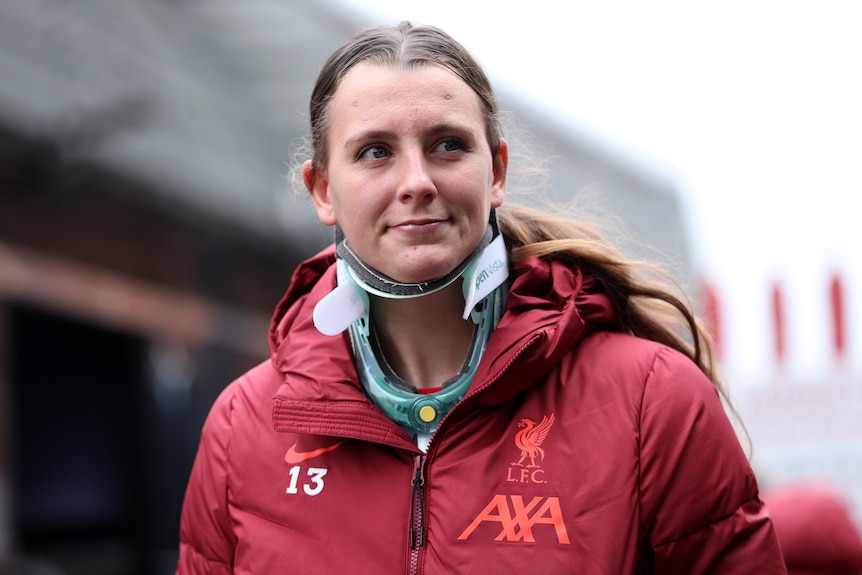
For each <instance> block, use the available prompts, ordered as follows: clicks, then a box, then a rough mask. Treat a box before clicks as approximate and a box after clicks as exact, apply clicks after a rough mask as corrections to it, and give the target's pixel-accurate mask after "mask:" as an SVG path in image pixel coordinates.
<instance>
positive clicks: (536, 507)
mask: <svg viewBox="0 0 862 575" xmlns="http://www.w3.org/2000/svg"><path fill="white" fill-rule="evenodd" d="M482 523H498V524H499V525H500V528H501V529H500V532H499V533H498V534H497V536H496V537H495V538H494V541H509V542H524V543H535V542H536V537H535V535H534V533H533V528H534V527H535V526H536V525H550V526H552V527H553V528H554V532H555V533H556V535H557V542H558V543H560V545H569V544H570V543H571V541H569V533H568V531H566V524H565V522H564V521H563V512H562V510H561V509H560V498H559V497H538V496H537V497H533V498H532V499H531V500H530V501H529V503H524V498H523V497H522V496H521V495H495V496H494V497H493V498H492V499H491V502H490V503H488V505H486V506H485V509H483V510H482V511H481V512H480V513H479V515H477V516H476V519H474V520H473V523H471V524H470V526H469V527H467V529H465V530H464V532H463V533H461V535H459V536H458V541H466V540H467V539H468V538H469V537H470V535H472V534H473V531H475V530H476V528H477V527H479V526H480V525H481V524H482Z"/></svg>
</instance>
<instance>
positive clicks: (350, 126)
mask: <svg viewBox="0 0 862 575" xmlns="http://www.w3.org/2000/svg"><path fill="white" fill-rule="evenodd" d="M328 116H329V117H328V120H329V128H328V132H327V134H326V138H327V146H328V150H329V158H328V161H327V164H326V166H324V168H323V170H320V171H318V172H317V173H313V172H312V170H313V167H312V164H311V162H306V164H305V166H304V177H305V182H306V185H307V186H308V187H309V191H310V192H311V195H312V198H313V200H314V205H315V208H316V210H317V215H318V217H319V218H320V221H321V222H323V223H324V224H326V225H335V224H336V223H337V224H339V225H340V226H341V229H342V230H343V232H344V235H345V237H346V238H347V243H348V244H349V245H350V247H351V248H352V249H353V251H354V252H355V253H356V254H357V255H358V256H359V257H360V258H361V259H362V260H363V261H364V262H365V263H366V264H367V265H369V266H371V267H372V268H374V269H376V270H377V271H379V272H382V273H383V274H385V275H387V276H389V277H391V278H393V279H395V280H397V281H400V282H404V283H419V282H424V281H429V280H432V279H436V278H439V277H442V276H444V275H446V274H447V273H449V272H450V271H452V270H453V269H454V268H455V267H456V266H457V265H458V264H459V263H461V262H462V261H463V260H464V259H465V258H466V257H467V256H469V255H470V253H471V252H472V251H473V250H475V249H476V246H477V245H478V244H479V241H480V240H481V238H482V235H483V233H484V232H485V227H486V225H487V223H488V215H489V212H490V210H491V208H492V207H498V206H499V205H500V204H501V203H502V202H503V195H504V192H505V182H506V166H507V162H508V151H507V148H506V144H505V142H503V143H502V144H501V147H500V150H499V151H498V152H497V153H496V154H495V155H493V156H492V154H491V149H490V147H489V144H488V140H487V137H486V131H485V120H484V115H483V113H482V106H481V103H480V100H479V97H478V95H476V93H475V92H473V90H472V89H471V88H470V87H469V86H468V85H467V84H466V83H465V82H464V81H463V80H461V79H460V78H459V77H458V76H456V75H455V74H454V73H452V72H450V71H449V70H447V69H445V68H443V67H440V66H435V65H429V66H423V67H419V68H416V69H413V70H399V69H396V68H390V67H385V66H377V65H372V64H367V63H362V64H358V65H356V66H355V67H353V68H352V69H351V70H350V71H349V72H347V74H346V75H345V76H344V77H343V78H342V80H341V83H340V85H339V86H338V88H337V90H336V92H335V95H334V97H333V99H332V101H331V102H330V104H329V110H328Z"/></svg>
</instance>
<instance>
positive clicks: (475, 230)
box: [177, 23, 785, 574]
mask: <svg viewBox="0 0 862 575" xmlns="http://www.w3.org/2000/svg"><path fill="white" fill-rule="evenodd" d="M311 144H312V148H313V157H312V158H311V159H310V160H308V161H306V162H305V164H304V165H303V168H302V173H303V179H304V182H305V185H306V187H307V189H308V190H309V192H310V194H311V198H312V200H313V203H314V207H315V209H316V212H317V215H318V217H319V218H320V220H321V221H322V222H323V223H324V224H327V225H330V226H334V227H335V230H336V245H335V246H333V247H332V248H330V249H328V250H325V251H324V252H322V253H321V254H318V255H317V256H315V257H313V258H311V259H310V260H308V261H306V262H305V263H303V264H302V265H301V266H300V267H299V269H297V270H296V272H295V274H294V277H293V280H292V282H291V285H290V288H289V289H288V292H287V294H286V295H285V298H284V299H283V301H282V302H281V304H280V305H279V307H278V309H277V310H276V313H275V317H274V319H273V323H272V327H271V331H270V345H271V352H272V358H271V361H267V362H265V363H263V364H261V365H259V366H257V367H256V368H254V369H252V370H251V371H250V372H249V373H248V374H246V375H245V376H243V377H242V378H240V379H239V380H238V381H236V382H234V383H233V384H231V385H230V386H229V387H228V388H227V389H225V391H224V392H223V393H222V395H221V396H220V398H219V399H218V400H217V402H216V404H215V405H214V407H213V409H212V412H211V414H210V416H209V418H208V419H207V422H206V424H205V426H204V429H203V434H202V438H201V444H200V448H199V452H198V456H197V459H196V462H195V465H194V468H193V471H192V474H191V478H190V481H189V486H188V490H187V494H186V500H185V503H184V509H183V516H182V525H181V547H180V562H179V567H178V571H177V572H178V573H276V572H279V573H285V572H287V573H374V574H380V573H486V572H488V573H490V572H493V573H543V574H548V573H613V574H620V573H673V574H678V573H688V574H693V573H758V574H764V573H770V574H771V573H784V572H785V571H784V566H783V562H782V559H781V555H780V550H779V548H778V545H777V541H776V538H775V534H774V531H773V529H772V525H771V523H770V520H769V518H768V515H767V513H766V510H765V508H764V506H763V504H762V503H761V501H760V500H759V498H758V491H757V485H756V481H755V477H754V474H753V473H752V471H751V468H750V467H749V465H748V463H747V461H746V459H745V456H744V454H743V452H742V450H741V448H740V446H739V443H738V441H737V439H736V436H735V434H734V431H733V430H732V428H731V426H730V424H729V422H728V419H727V417H726V416H725V414H724V411H723V409H722V405H721V402H720V400H719V395H718V393H717V385H715V384H714V383H713V381H712V367H711V363H710V359H709V352H708V342H707V340H706V338H705V336H704V334H703V333H702V332H701V331H700V328H699V327H698V325H697V323H696V321H695V319H694V317H693V316H692V314H691V313H690V312H689V311H688V309H687V308H686V307H685V306H684V305H683V304H682V303H681V302H680V300H679V299H677V298H676V297H674V296H673V295H672V294H671V292H669V291H666V290H664V289H662V288H657V287H654V286H652V285H649V284H647V283H645V282H644V281H643V280H641V279H639V275H638V270H637V268H636V266H635V265H634V264H631V263H629V262H627V261H626V260H625V259H623V258H622V256H620V255H619V254H618V253H617V252H616V251H615V250H614V249H613V248H612V247H611V246H609V245H608V244H607V243H606V242H604V241H603V240H602V238H601V237H600V236H597V235H595V234H592V233H590V232H589V231H588V230H587V229H586V228H584V227H583V226H580V225H578V224H576V223H573V222H569V221H567V220H563V219H559V218H553V217H550V216H548V215H546V214H543V213H540V212H536V211H532V210H527V209H523V208H516V207H510V208H504V207H503V205H502V204H503V198H504V194H505V190H506V169H507V164H508V147H507V143H506V141H505V140H504V139H503V137H502V134H501V128H500V125H499V120H498V110H497V106H496V102H495V99H494V95H493V92H492V90H491V86H490V84H489V82H488V80H487V78H486V77H485V75H484V73H483V72H482V70H481V68H480V67H479V66H478V65H477V63H476V62H475V61H474V60H473V59H472V58H471V56H470V55H469V54H468V53H467V52H466V51H465V50H464V49H463V48H462V47H461V46H460V45H459V44H458V43H456V42H455V41H454V40H452V39H451V38H450V37H449V36H447V35H446V34H444V33H443V32H441V31H440V30H438V29H435V28H432V27H413V26H411V25H410V24H407V23H405V24H401V25H400V26H397V27H380V28H375V29H372V30H369V31H366V32H363V33H361V34H359V35H357V36H356V37H355V38H353V39H352V40H351V41H350V42H349V43H348V44H346V45H345V46H344V47H342V48H341V49H340V50H338V51H337V52H336V53H334V54H333V55H332V56H331V58H330V59H329V60H328V61H327V63H326V64H325V66H324V68H323V70H322V72H321V74H320V76H319V78H318V82H317V84H316V86H315V89H314V92H313V93H312V98H311ZM671 320H673V321H675V322H676V324H680V325H682V326H683V327H684V328H685V329H686V330H687V331H686V333H679V332H678V330H677V329H676V328H675V324H674V323H672V322H671ZM687 341H692V342H693V345H692V346H691V347H690V346H689V345H688V344H687V343H686V342H687Z"/></svg>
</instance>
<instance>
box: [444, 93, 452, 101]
mask: <svg viewBox="0 0 862 575" xmlns="http://www.w3.org/2000/svg"><path fill="white" fill-rule="evenodd" d="M443 99H444V100H451V99H452V95H451V94H446V95H444V96H443Z"/></svg>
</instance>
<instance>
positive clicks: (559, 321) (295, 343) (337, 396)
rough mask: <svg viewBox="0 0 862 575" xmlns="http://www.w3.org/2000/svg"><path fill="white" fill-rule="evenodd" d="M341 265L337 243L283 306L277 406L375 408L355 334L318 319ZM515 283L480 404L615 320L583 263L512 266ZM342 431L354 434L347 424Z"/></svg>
mask: <svg viewBox="0 0 862 575" xmlns="http://www.w3.org/2000/svg"><path fill="white" fill-rule="evenodd" d="M334 263H335V249H334V246H330V247H329V248H327V249H325V250H323V251H322V252H320V253H318V254H317V255H315V256H314V257H312V258H310V259H308V260H306V261H305V262H303V263H302V264H300V265H299V267H298V268H297V270H296V271H295V273H294V275H293V278H292V280H291V284H290V287H289V288H288V290H287V293H286V294H285V296H284V298H283V299H282V301H281V302H280V303H279V305H278V307H277V308H276V311H275V315H274V317H273V320H272V323H271V326H270V333H269V343H270V350H271V353H272V362H273V365H274V367H275V368H276V370H277V371H278V372H279V373H281V374H282V381H283V385H282V391H281V392H280V393H279V396H277V397H276V404H277V406H276V409H278V405H282V406H284V405H286V404H287V403H291V404H292V405H294V406H298V405H300V404H303V402H305V403H304V409H313V408H314V406H318V407H319V406H322V405H324V404H327V405H328V408H333V407H334V404H335V402H346V403H342V404H339V405H341V406H350V409H371V410H376V407H374V406H373V405H372V404H371V403H370V402H369V401H368V400H367V399H366V398H365V395H364V392H363V391H362V389H361V385H360V384H359V380H358V376H357V374H356V370H355V367H354V365H353V359H352V354H351V352H350V340H349V335H348V333H347V332H346V331H345V332H344V333H342V334H340V335H337V336H326V335H323V334H321V333H319V332H318V331H317V329H316V328H315V327H314V324H313V321H312V312H313V309H314V306H315V305H316V304H317V302H319V301H320V300H321V299H322V298H323V297H325V296H326V295H327V294H328V293H330V292H331V291H332V290H333V289H334V288H335V286H336V273H335V266H334ZM510 281H511V287H510V290H509V294H508V296H507V300H506V310H505V313H504V314H503V316H502V318H501V319H500V323H499V324H498V326H497V328H496V329H495V331H494V333H493V334H492V335H491V339H490V341H489V342H488V347H487V349H486V351H485V354H484V356H483V358H482V361H481V363H480V364H479V368H478V370H477V372H476V375H475V377H474V379H473V383H472V384H471V387H470V390H469V391H468V392H467V397H469V396H474V395H475V396H476V398H475V401H476V402H478V403H479V404H480V405H490V404H497V403H500V402H503V401H506V400H508V399H510V398H512V397H514V396H516V395H517V394H519V393H520V392H521V391H523V389H525V388H526V387H529V386H530V385H532V384H533V383H534V382H535V381H537V380H538V379H539V378H541V377H542V376H543V375H545V374H546V373H547V372H548V371H550V370H551V369H552V368H553V367H554V366H555V365H557V364H558V363H559V361H560V359H561V358H562V356H563V355H565V354H566V353H568V351H569V350H570V349H571V348H572V346H573V345H574V344H576V343H577V342H578V341H579V340H580V339H581V338H583V337H584V336H585V335H586V334H587V333H588V332H589V331H591V330H592V329H595V328H596V327H598V326H605V327H613V326H614V325H615V324H616V321H615V316H614V313H613V308H612V307H611V305H610V300H609V299H608V297H607V296H606V295H605V294H604V293H603V292H602V289H601V286H600V284H599V282H598V281H596V280H595V278H592V277H590V276H584V275H583V274H582V273H581V271H580V270H579V269H578V268H573V267H571V266H569V265H566V264H563V263H560V262H553V261H547V260H543V259H538V258H531V259H528V260H525V261H523V262H519V263H517V264H515V265H514V266H513V268H512V273H511V274H510ZM480 391H481V394H479V392H480ZM280 397H281V398H282V399H280ZM287 398H289V399H287ZM297 402H299V403H297ZM360 405H361V406H363V407H360ZM297 409H298V408H297ZM294 411H295V410H294ZM292 413H293V412H292ZM332 418H333V414H332V413H331V410H330V413H329V419H332ZM276 419H278V418H276ZM283 419H286V417H285V418H283ZM320 419H322V418H320ZM344 419H345V418H342V420H344ZM342 424H343V425H350V424H349V423H346V422H344V421H342ZM291 425H292V426H293V427H291V429H292V430H295V431H300V430H301V431H303V432H306V433H322V430H321V429H320V428H314V427H313V426H312V427H303V428H302V429H299V428H297V427H296V426H295V424H291ZM357 425H358V424H357ZM364 425H366V426H367V422H366V423H365V424H364ZM276 427H278V421H276ZM329 433H334V432H333V431H332V430H329V431H328V433H326V434H329ZM338 433H342V434H347V435H353V434H352V433H349V432H348V431H347V430H345V429H341V430H339V431H338Z"/></svg>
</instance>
